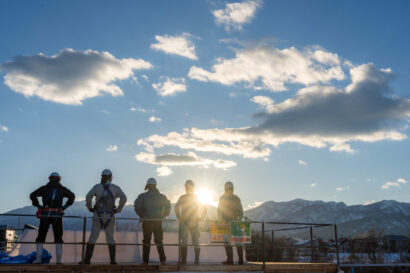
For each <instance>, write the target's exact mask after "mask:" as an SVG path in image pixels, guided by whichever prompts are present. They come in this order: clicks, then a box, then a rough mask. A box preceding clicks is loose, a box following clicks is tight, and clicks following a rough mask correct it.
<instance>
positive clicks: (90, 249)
mask: <svg viewBox="0 0 410 273" xmlns="http://www.w3.org/2000/svg"><path fill="white" fill-rule="evenodd" d="M94 247H95V244H87V247H86V249H85V257H84V261H81V262H80V263H79V264H82V263H83V262H84V264H90V262H91V257H92V256H93V252H94Z"/></svg>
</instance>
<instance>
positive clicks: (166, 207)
mask: <svg viewBox="0 0 410 273" xmlns="http://www.w3.org/2000/svg"><path fill="white" fill-rule="evenodd" d="M163 196H164V211H163V213H162V216H163V217H164V218H165V217H167V216H168V215H169V213H170V212H171V201H169V200H168V198H167V197H166V196H165V195H163Z"/></svg>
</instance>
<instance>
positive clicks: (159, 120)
mask: <svg viewBox="0 0 410 273" xmlns="http://www.w3.org/2000/svg"><path fill="white" fill-rule="evenodd" d="M148 121H149V122H151V123H154V122H161V121H162V118H159V117H154V116H150V117H149V119H148Z"/></svg>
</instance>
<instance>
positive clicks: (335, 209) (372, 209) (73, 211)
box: [0, 199, 410, 238]
mask: <svg viewBox="0 0 410 273" xmlns="http://www.w3.org/2000/svg"><path fill="white" fill-rule="evenodd" d="M35 212H36V208H34V207H33V206H26V207H23V208H19V209H15V210H12V211H9V212H7V213H12V214H35ZM244 214H245V216H246V217H248V218H249V219H250V220H252V221H265V222H269V221H272V222H273V221H275V222H298V223H328V224H337V228H338V234H339V237H341V236H344V237H352V236H357V235H361V234H364V233H366V232H368V231H369V230H371V229H374V230H377V231H381V232H383V233H384V234H395V235H406V236H409V235H410V203H405V202H397V201H394V200H383V201H380V202H376V203H373V204H370V205H351V206H349V205H346V204H345V203H343V202H324V201H308V200H303V199H295V200H291V201H286V202H274V201H268V202H264V203H262V204H261V205H259V206H258V207H255V208H252V209H249V210H246V211H245V213H244ZM66 215H77V216H91V213H89V212H88V211H87V209H86V208H85V202H84V201H77V202H75V203H74V204H73V206H71V207H70V208H69V209H67V211H66ZM117 217H124V218H136V217H137V216H136V214H135V212H134V208H133V206H132V205H126V206H125V207H124V209H123V211H122V212H121V213H120V214H118V215H117ZM168 219H171V220H172V219H175V214H174V213H173V210H172V213H171V215H170V216H169V217H168ZM207 219H208V220H215V219H216V208H215V207H213V206H208V215H207ZM82 221H83V220H82V219H70V218H66V219H64V227H65V228H66V229H75V230H78V229H81V228H82ZM18 223H19V221H18V217H11V216H0V225H9V226H14V227H17V226H18ZM24 224H31V225H35V226H37V225H38V219H36V218H35V217H21V218H20V227H22V226H23V225H24ZM90 224H91V221H90V220H88V221H87V226H88V227H90ZM291 227H301V226H300V225H298V226H297V225H270V224H266V225H265V230H272V229H274V230H277V229H282V228H291ZM138 228H139V224H138V219H135V220H118V221H117V229H118V230H136V229H138ZM165 228H166V229H168V230H176V228H177V225H176V222H175V221H167V223H166V224H165ZM252 228H253V229H259V225H257V224H253V226H252ZM333 232H334V229H333V227H321V228H319V227H315V228H314V236H317V237H322V238H332V237H333ZM308 233H309V230H308V229H306V230H302V231H301V230H294V231H285V232H279V231H277V232H276V233H275V234H276V236H280V235H282V234H283V235H292V236H297V237H300V238H306V237H307V236H308Z"/></svg>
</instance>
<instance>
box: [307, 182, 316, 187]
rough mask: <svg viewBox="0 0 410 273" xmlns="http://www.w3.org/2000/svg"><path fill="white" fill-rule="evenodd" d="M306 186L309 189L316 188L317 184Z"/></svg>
mask: <svg viewBox="0 0 410 273" xmlns="http://www.w3.org/2000/svg"><path fill="white" fill-rule="evenodd" d="M306 186H307V187H309V188H316V187H317V183H312V184H309V185H306Z"/></svg>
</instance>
